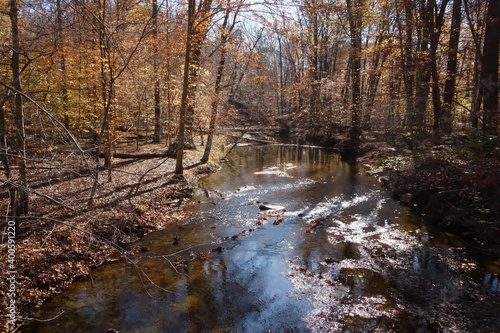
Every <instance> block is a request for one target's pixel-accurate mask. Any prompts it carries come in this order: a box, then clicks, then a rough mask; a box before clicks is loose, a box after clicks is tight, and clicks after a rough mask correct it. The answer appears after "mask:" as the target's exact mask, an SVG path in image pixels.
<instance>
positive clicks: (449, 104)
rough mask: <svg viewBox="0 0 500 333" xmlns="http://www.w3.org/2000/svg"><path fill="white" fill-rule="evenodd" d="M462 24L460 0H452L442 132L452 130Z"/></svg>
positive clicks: (448, 132) (449, 132)
mask: <svg viewBox="0 0 500 333" xmlns="http://www.w3.org/2000/svg"><path fill="white" fill-rule="evenodd" d="M461 24H462V0H453V13H452V18H451V32H450V41H449V43H448V63H447V66H446V80H445V84H444V93H443V106H442V129H443V131H444V133H446V134H451V132H452V131H453V113H452V109H453V99H454V97H455V82H456V76H457V63H458V61H457V54H458V43H459V41H460V26H461Z"/></svg>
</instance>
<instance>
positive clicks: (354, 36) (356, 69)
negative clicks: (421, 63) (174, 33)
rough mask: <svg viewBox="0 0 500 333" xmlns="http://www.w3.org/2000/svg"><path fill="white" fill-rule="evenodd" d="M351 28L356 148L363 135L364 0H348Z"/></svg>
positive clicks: (353, 138)
mask: <svg viewBox="0 0 500 333" xmlns="http://www.w3.org/2000/svg"><path fill="white" fill-rule="evenodd" d="M346 3H347V11H348V20H349V30H350V33H351V50H350V56H349V57H350V63H351V101H352V106H351V130H350V134H349V141H350V144H351V148H352V149H354V150H356V149H357V148H358V145H359V140H360V137H361V119H362V118H361V117H362V115H361V112H362V110H361V24H362V0H354V4H353V3H352V0H346Z"/></svg>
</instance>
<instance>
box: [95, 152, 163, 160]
mask: <svg viewBox="0 0 500 333" xmlns="http://www.w3.org/2000/svg"><path fill="white" fill-rule="evenodd" d="M99 157H103V158H104V153H100V154H99ZM165 157H172V154H169V153H142V154H127V153H116V154H113V158H123V159H126V158H135V159H150V158H165Z"/></svg>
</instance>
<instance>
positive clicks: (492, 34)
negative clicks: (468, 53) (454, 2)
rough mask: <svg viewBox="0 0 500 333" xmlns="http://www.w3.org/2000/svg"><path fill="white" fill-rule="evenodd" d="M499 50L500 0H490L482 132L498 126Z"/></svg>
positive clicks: (485, 52) (484, 64)
mask: <svg viewBox="0 0 500 333" xmlns="http://www.w3.org/2000/svg"><path fill="white" fill-rule="evenodd" d="M499 51H500V1H499V0H490V2H489V5H488V12H487V21H486V30H485V33H484V45H483V64H482V65H483V66H482V74H481V83H482V85H483V89H484V90H483V110H484V115H483V132H485V133H496V132H497V127H498V118H499V110H498V94H499V87H498V85H499V82H498V67H499V64H498V56H499Z"/></svg>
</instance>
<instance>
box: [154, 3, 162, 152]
mask: <svg viewBox="0 0 500 333" xmlns="http://www.w3.org/2000/svg"><path fill="white" fill-rule="evenodd" d="M152 15H153V37H154V55H153V57H154V59H153V71H154V76H155V84H154V100H155V106H154V110H155V131H154V134H153V142H155V143H160V142H161V139H162V126H161V125H162V124H161V94H160V79H159V77H158V71H159V67H160V66H159V60H158V58H159V54H158V53H159V52H158V48H159V45H158V43H159V38H158V0H153V14H152Z"/></svg>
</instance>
